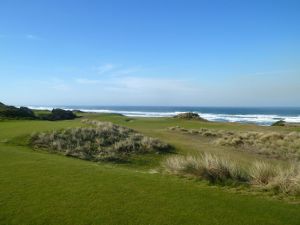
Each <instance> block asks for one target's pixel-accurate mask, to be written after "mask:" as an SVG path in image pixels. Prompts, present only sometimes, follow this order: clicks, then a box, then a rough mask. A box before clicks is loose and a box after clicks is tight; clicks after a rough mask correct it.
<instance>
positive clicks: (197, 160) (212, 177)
mask: <svg viewBox="0 0 300 225" xmlns="http://www.w3.org/2000/svg"><path fill="white" fill-rule="evenodd" d="M164 167H165V168H166V170H167V171H169V172H171V173H175V174H183V175H185V174H186V175H193V176H196V177H199V178H202V179H205V180H208V181H210V182H212V183H215V182H228V181H240V182H243V181H246V180H247V179H248V177H247V176H246V174H245V173H244V171H243V169H242V168H240V167H239V166H238V165H237V164H236V163H235V162H233V161H230V160H228V159H225V158H220V157H217V156H216V155H212V154H208V153H205V154H202V155H199V156H173V157H170V158H168V159H167V160H166V161H165V163H164Z"/></svg>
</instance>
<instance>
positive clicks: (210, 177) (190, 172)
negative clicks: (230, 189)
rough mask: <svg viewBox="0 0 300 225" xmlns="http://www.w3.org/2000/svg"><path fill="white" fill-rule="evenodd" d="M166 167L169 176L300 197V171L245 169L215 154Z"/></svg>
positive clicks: (259, 165)
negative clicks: (188, 177) (242, 186)
mask: <svg viewBox="0 0 300 225" xmlns="http://www.w3.org/2000/svg"><path fill="white" fill-rule="evenodd" d="M163 167H164V168H165V170H166V171H167V172H169V173H172V174H176V175H181V176H192V177H196V178H200V179H203V180H207V181H209V182H211V183H220V184H223V185H233V184H234V185H242V184H243V185H245V184H246V185H247V186H249V187H253V188H256V189H257V188H259V189H263V190H267V191H273V192H274V193H280V194H288V195H300V168H299V166H297V165H291V166H290V167H289V168H284V167H280V166H278V165H277V166H275V165H273V164H269V163H266V162H262V161H256V162H253V163H252V164H251V165H250V166H244V165H242V164H239V163H237V162H236V161H233V160H231V159H229V158H224V157H220V156H217V155H213V154H208V153H205V154H202V155H198V156H172V157H169V158H167V159H166V160H165V162H164V163H163Z"/></svg>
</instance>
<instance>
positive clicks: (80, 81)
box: [75, 78, 102, 84]
mask: <svg viewBox="0 0 300 225" xmlns="http://www.w3.org/2000/svg"><path fill="white" fill-rule="evenodd" d="M75 82H76V83H78V84H99V83H101V82H102V81H101V80H93V79H86V78H76V79H75Z"/></svg>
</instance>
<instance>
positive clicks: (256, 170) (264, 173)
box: [249, 161, 279, 186]
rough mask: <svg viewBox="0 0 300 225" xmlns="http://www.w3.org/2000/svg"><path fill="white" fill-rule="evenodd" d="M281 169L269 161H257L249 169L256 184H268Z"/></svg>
mask: <svg viewBox="0 0 300 225" xmlns="http://www.w3.org/2000/svg"><path fill="white" fill-rule="evenodd" d="M278 172H279V169H278V168H277V167H275V166H273V165H271V164H269V163H266V162H261V161H256V162H254V163H253V164H252V166H251V167H250V169H249V176H250V177H251V183H252V184H254V185H260V186H262V185H267V184H269V182H270V181H271V180H272V179H273V178H274V177H275V176H277V175H278Z"/></svg>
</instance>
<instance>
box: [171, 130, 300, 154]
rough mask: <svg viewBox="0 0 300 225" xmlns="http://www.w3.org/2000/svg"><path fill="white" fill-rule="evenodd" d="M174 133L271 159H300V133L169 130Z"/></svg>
mask: <svg viewBox="0 0 300 225" xmlns="http://www.w3.org/2000/svg"><path fill="white" fill-rule="evenodd" d="M169 129H170V130H173V131H181V132H185V133H190V134H195V135H200V136H203V137H209V138H211V139H212V142H213V144H215V145H224V146H232V147H235V148H236V149H239V150H246V151H250V152H255V153H258V154H264V155H267V156H269V157H274V158H282V159H300V133H299V132H289V133H280V132H270V131H265V132H233V131H225V130H213V129H205V128H202V129H198V130H196V129H190V130H187V129H184V128H181V127H171V128H169Z"/></svg>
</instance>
